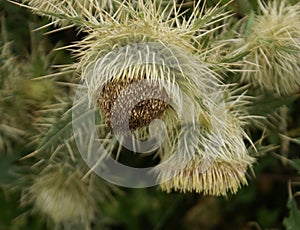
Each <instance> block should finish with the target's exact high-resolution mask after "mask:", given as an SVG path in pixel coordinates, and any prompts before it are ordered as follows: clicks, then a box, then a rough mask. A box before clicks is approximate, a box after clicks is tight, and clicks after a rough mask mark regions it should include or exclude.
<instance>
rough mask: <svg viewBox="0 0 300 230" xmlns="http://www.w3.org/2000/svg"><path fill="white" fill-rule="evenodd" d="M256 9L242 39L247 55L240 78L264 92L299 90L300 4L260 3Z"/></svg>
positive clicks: (283, 2)
mask: <svg viewBox="0 0 300 230" xmlns="http://www.w3.org/2000/svg"><path fill="white" fill-rule="evenodd" d="M259 9H260V11H261V14H260V15H255V16H254V18H253V19H251V22H250V23H249V25H250V31H248V34H247V36H246V37H245V44H246V45H245V49H247V50H249V51H250V54H249V55H248V56H247V57H246V61H247V63H248V64H247V65H246V66H245V72H244V73H243V78H244V79H245V80H247V81H250V82H252V83H253V84H255V85H257V86H259V87H261V88H263V89H267V90H270V91H273V92H276V93H278V94H291V93H293V92H295V91H297V90H299V88H300V78H299V72H300V39H299V38H300V4H299V3H298V4H295V5H293V6H292V5H288V4H287V2H286V1H280V2H279V1H273V2H269V3H268V4H263V3H262V2H260V1H259ZM252 20H253V21H252Z"/></svg>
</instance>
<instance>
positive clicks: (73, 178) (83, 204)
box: [29, 164, 95, 224]
mask: <svg viewBox="0 0 300 230" xmlns="http://www.w3.org/2000/svg"><path fill="white" fill-rule="evenodd" d="M81 178H82V175H81V172H79V171H77V170H76V171H72V170H70V168H68V166H67V165H61V164H55V165H48V166H47V167H46V168H45V169H44V170H43V171H42V173H41V174H40V175H38V176H37V177H36V178H35V181H34V183H33V184H32V186H31V187H30V189H29V193H30V195H31V197H32V199H33V202H34V207H35V209H36V210H37V211H39V212H41V213H43V214H45V215H46V216H48V217H50V218H51V219H52V220H53V221H54V222H55V223H57V224H59V223H64V222H69V221H70V222H78V223H89V221H90V220H91V219H92V218H93V217H94V212H95V207H94V203H93V202H92V201H93V199H92V197H91V194H90V193H89V192H88V189H87V185H86V184H85V183H84V182H83V181H82V180H81Z"/></svg>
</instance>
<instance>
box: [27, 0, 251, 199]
mask: <svg viewBox="0 0 300 230" xmlns="http://www.w3.org/2000/svg"><path fill="white" fill-rule="evenodd" d="M32 2H33V1H31V2H29V4H31V5H32V4H33V3H32ZM91 2H92V1H91ZM159 2H160V1H159ZM63 3H65V1H63ZM93 4H94V5H95V3H93ZM199 6H200V1H199V2H198V3H197V5H196V6H195V7H194V8H193V10H192V12H191V14H190V16H189V17H184V16H183V15H182V14H181V13H179V12H180V10H179V9H178V8H177V6H176V3H175V1H174V4H173V6H172V7H170V8H164V9H162V8H160V5H159V4H158V5H157V4H156V3H155V2H152V1H146V2H145V1H142V0H139V1H137V2H136V4H131V3H130V2H129V3H126V2H124V3H123V4H122V5H121V6H120V9H119V10H118V11H116V12H115V13H114V14H113V15H109V14H108V13H107V12H106V13H105V12H104V11H102V10H99V9H98V10H99V11H97V13H99V17H97V16H95V14H94V12H93V11H90V10H89V9H87V8H84V10H83V11H84V14H85V15H84V16H82V15H79V14H78V13H77V12H75V13H74V15H72V14H71V13H69V12H70V9H71V11H73V9H74V8H72V7H70V6H69V5H68V6H67V7H68V11H66V12H67V13H65V14H64V15H63V12H61V13H62V15H63V16H59V17H60V19H62V18H63V17H65V18H66V19H68V20H69V21H70V22H71V24H73V25H78V26H80V27H81V29H82V30H83V31H84V32H86V33H87V34H88V35H87V36H86V38H84V39H83V40H82V41H79V42H78V43H77V44H74V45H71V46H69V48H73V50H74V53H75V54H77V57H78V58H79V62H78V63H76V64H75V65H74V66H73V67H75V68H76V69H77V70H78V71H79V72H80V73H81V76H82V81H83V82H84V84H85V86H86V88H87V91H88V92H87V94H88V98H89V102H90V105H93V106H95V107H97V108H99V109H100V113H101V114H102V115H103V116H102V117H105V121H104V119H100V123H101V124H100V125H99V126H98V127H100V128H101V127H103V126H105V123H106V126H108V127H109V129H110V130H111V131H112V132H110V133H108V134H107V133H105V130H107V129H102V131H103V130H104V131H103V132H101V133H102V134H103V133H104V138H102V136H101V137H100V138H99V139H97V141H98V142H100V143H102V144H103V146H104V148H105V150H107V151H100V152H101V153H102V154H103V155H105V154H110V153H112V151H113V150H114V149H115V145H114V143H115V142H116V137H114V136H113V134H121V136H122V135H123V132H124V130H125V131H129V132H126V133H125V134H124V135H123V139H126V135H129V134H131V133H134V135H136V136H137V137H139V138H141V139H144V140H145V139H146V140H147V139H150V138H151V136H152V135H153V134H156V136H157V137H158V139H159V134H160V131H161V130H162V129H166V134H167V136H166V137H165V141H164V142H163V143H162V144H161V146H159V147H158V149H157V151H158V154H159V156H160V157H161V161H162V163H161V164H160V165H159V166H157V167H156V168H155V169H154V171H155V172H157V174H158V182H159V183H162V184H164V183H169V184H168V185H167V186H165V187H164V186H162V188H163V189H166V190H168V191H169V190H170V189H172V188H174V189H176V190H180V191H196V192H204V193H205V194H212V195H225V194H226V192H228V191H232V192H236V190H237V188H238V187H239V185H240V184H245V183H246V182H245V177H244V174H245V171H246V169H247V167H248V166H249V165H251V163H252V162H253V159H252V158H251V157H250V156H248V155H247V151H246V148H245V144H244V142H243V138H244V137H246V135H245V134H244V133H243V131H242V128H241V125H242V119H241V117H239V113H237V110H236V107H234V106H233V107H231V102H230V101H231V100H225V101H224V100H223V96H224V94H225V92H226V91H227V89H228V87H227V86H226V85H224V84H223V83H222V82H221V81H220V79H221V76H220V75H219V74H218V73H217V72H215V71H214V70H213V69H212V68H211V66H210V65H209V64H208V63H207V62H206V61H205V60H206V57H205V55H206V54H207V53H208V51H209V50H211V49H212V48H211V47H210V46H209V44H207V43H205V44H204V40H206V41H207V40H209V39H207V38H208V37H207V36H208V35H210V34H212V33H213V32H214V31H215V30H217V29H219V28H220V27H222V26H223V24H222V22H223V20H224V19H225V18H227V17H229V15H230V13H229V12H227V11H225V10H224V7H223V8H222V7H221V8H219V7H217V6H216V7H214V8H211V9H205V7H202V8H200V7H199ZM62 8H63V7H62ZM94 9H95V8H94ZM38 12H42V13H43V14H46V12H45V11H42V10H41V9H38ZM48 15H50V16H51V15H53V13H52V12H50V13H48ZM87 15H88V17H87ZM55 16H58V15H57V14H56V15H55ZM102 19H103V20H102ZM214 25H216V27H213V26H214ZM209 37H210V36H209ZM242 98H243V97H242V96H241V97H237V98H236V100H237V101H238V102H240V101H241V100H242ZM230 99H233V98H232V97H231V98H230ZM237 104H239V103H237ZM231 109H232V110H234V111H231ZM156 119H161V120H162V121H163V122H164V124H163V123H159V124H158V125H156V126H155V125H152V124H153V122H154V121H155V120H156ZM88 132H90V130H88ZM106 134H107V135H106ZM78 136H80V138H79V141H78V142H81V143H83V142H84V141H82V139H83V138H84V136H85V135H82V133H81V135H78ZM87 136H88V135H87ZM87 139H88V141H87V142H88V143H87V145H88V148H87V149H86V150H87V151H86V153H84V154H85V155H87V159H96V158H97V156H96V155H95V154H92V153H91V149H93V146H92V145H90V143H93V141H90V140H91V139H92V138H90V136H88V138H87ZM121 144H122V143H121ZM133 145H134V148H133V149H131V150H133V151H137V152H138V149H139V148H138V147H139V146H138V144H137V145H135V143H134V144H133ZM90 146H92V147H91V148H89V147H90ZM98 149H101V148H98ZM103 152H105V153H103ZM119 152H120V148H119V149H118V153H119ZM118 153H117V155H118ZM104 158H105V156H99V159H96V162H94V165H93V167H94V168H95V167H97V165H99V164H100V163H99V162H100V159H104ZM203 165H205V167H204V166H203ZM218 166H220V168H218ZM237 166H238V167H237ZM232 167H237V168H232ZM205 169H206V170H207V171H206V172H203V173H202V175H200V174H199V172H200V170H203V171H205ZM221 169H223V170H221ZM221 171H222V172H223V174H222V173H221ZM205 173H206V174H205ZM176 174H179V175H181V177H180V178H181V179H176ZM195 175H197V176H195ZM209 175H211V176H209ZM169 176H170V177H169ZM203 178H204V179H203ZM205 178H210V179H205ZM191 179H192V180H193V181H194V182H193V183H192V184H189V183H188V182H187V180H191ZM220 180H221V181H222V182H221V183H220ZM223 180H224V181H223ZM187 184H189V185H188V186H187Z"/></svg>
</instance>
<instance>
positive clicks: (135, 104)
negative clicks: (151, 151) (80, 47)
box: [98, 78, 168, 133]
mask: <svg viewBox="0 0 300 230" xmlns="http://www.w3.org/2000/svg"><path fill="white" fill-rule="evenodd" d="M167 99H168V95H167V93H166V92H165V90H163V89H162V88H161V87H160V86H159V85H158V84H157V83H155V82H153V81H150V80H145V79H143V80H141V79H138V80H137V79H127V78H125V79H120V80H114V81H110V82H108V83H106V84H105V85H104V87H103V88H102V89H101V91H100V94H99V98H98V105H99V107H100V109H101V111H102V112H103V113H104V114H105V120H106V124H107V126H108V127H109V128H110V130H111V131H114V132H118V133H119V132H120V133H121V132H124V131H127V130H128V126H129V129H130V130H131V131H134V130H136V129H138V128H141V127H144V126H147V125H149V124H150V123H151V122H152V121H153V120H154V119H157V118H159V117H161V116H162V115H163V114H164V112H165V110H166V109H167V108H168V103H167ZM127 125H128V126H127Z"/></svg>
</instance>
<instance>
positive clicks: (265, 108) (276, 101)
mask: <svg viewBox="0 0 300 230" xmlns="http://www.w3.org/2000/svg"><path fill="white" fill-rule="evenodd" d="M298 98H299V95H291V96H286V97H280V96H275V95H272V94H268V93H265V94H264V95H263V96H261V97H257V98H256V99H255V101H254V103H253V105H252V106H249V107H248V108H249V113H250V114H252V115H260V116H267V115H268V114H270V113H273V112H275V111H277V110H278V109H279V108H281V107H282V106H284V105H290V104H292V103H293V102H294V101H295V100H296V99H298Z"/></svg>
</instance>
